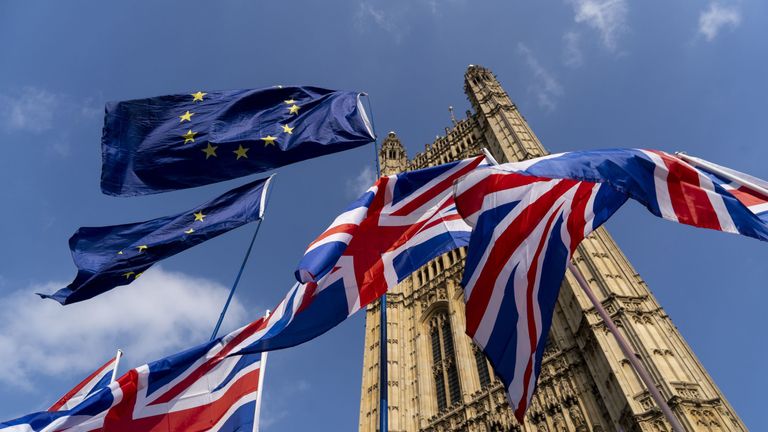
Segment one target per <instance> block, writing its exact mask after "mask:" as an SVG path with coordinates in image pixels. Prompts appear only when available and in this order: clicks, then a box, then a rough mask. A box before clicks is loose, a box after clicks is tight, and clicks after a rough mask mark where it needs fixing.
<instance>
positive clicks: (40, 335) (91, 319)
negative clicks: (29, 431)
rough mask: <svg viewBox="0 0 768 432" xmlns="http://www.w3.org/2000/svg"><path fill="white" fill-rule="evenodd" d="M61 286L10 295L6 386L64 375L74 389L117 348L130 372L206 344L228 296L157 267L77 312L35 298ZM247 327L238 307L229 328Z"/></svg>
mask: <svg viewBox="0 0 768 432" xmlns="http://www.w3.org/2000/svg"><path fill="white" fill-rule="evenodd" d="M61 286H62V284H60V283H47V284H44V285H38V286H33V287H29V289H25V290H19V291H15V292H12V293H10V294H7V295H5V296H4V300H3V307H2V309H0V358H2V359H3V367H2V368H0V383H4V385H6V386H13V387H16V388H19V389H25V390H32V389H34V387H35V385H42V382H43V381H45V380H47V379H50V377H53V376H56V377H62V376H63V377H71V381H72V383H73V385H74V383H76V382H78V381H79V380H80V379H82V378H84V377H85V375H86V374H87V373H90V372H92V371H93V369H94V368H96V367H97V366H99V365H100V364H101V363H102V362H104V361H105V360H106V358H108V357H109V356H110V355H112V353H113V352H114V350H115V349H117V348H118V347H120V348H123V349H124V350H125V352H126V359H127V360H129V362H128V365H129V364H130V363H131V362H133V363H134V364H141V363H145V362H148V361H151V360H156V359H158V358H160V357H162V356H165V355H168V354H172V353H173V352H175V351H177V350H181V349H184V348H188V347H191V346H193V345H196V344H198V343H202V342H204V341H206V340H207V337H208V336H209V335H210V332H211V330H212V328H213V324H214V322H215V319H216V317H217V315H218V312H219V309H220V308H221V305H223V304H224V300H225V298H226V295H227V291H228V289H227V288H226V287H224V286H222V285H220V284H218V283H216V282H213V281H211V280H208V279H203V278H198V277H192V276H189V275H186V274H183V273H177V272H171V271H166V270H164V269H163V268H162V267H159V266H158V267H155V268H153V269H151V270H149V271H147V272H146V273H145V274H144V275H143V276H142V277H141V279H139V280H137V281H136V282H134V283H133V284H131V285H130V286H126V287H122V288H118V289H117V290H115V291H113V292H110V293H107V294H105V295H103V296H100V297H96V298H94V299H92V300H88V301H85V302H82V303H77V304H73V305H70V306H65V307H62V306H60V305H59V304H57V303H55V302H53V301H50V300H41V299H39V298H38V297H37V296H35V295H34V294H32V293H33V292H36V291H43V292H51V291H53V290H55V289H58V288H60V287H61ZM246 320H247V314H246V312H245V309H244V308H243V306H242V305H241V304H240V303H238V302H234V303H233V304H232V305H231V306H230V309H229V312H228V314H227V319H226V320H225V326H224V327H225V328H229V329H232V328H234V327H235V326H239V325H241V324H244V323H245V321H246ZM128 365H126V366H128ZM46 396H50V397H52V398H55V397H58V396H60V395H46Z"/></svg>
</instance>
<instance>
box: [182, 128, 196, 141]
mask: <svg viewBox="0 0 768 432" xmlns="http://www.w3.org/2000/svg"><path fill="white" fill-rule="evenodd" d="M195 135H197V132H192V129H190V130H188V131H187V133H185V134H184V135H182V136H181V137H182V138H184V144H186V143H188V142H190V141H191V142H195Z"/></svg>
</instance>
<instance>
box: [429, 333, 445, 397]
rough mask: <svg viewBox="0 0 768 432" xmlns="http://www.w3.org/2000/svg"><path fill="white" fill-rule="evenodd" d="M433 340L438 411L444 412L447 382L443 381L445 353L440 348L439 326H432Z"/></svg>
mask: <svg viewBox="0 0 768 432" xmlns="http://www.w3.org/2000/svg"><path fill="white" fill-rule="evenodd" d="M430 333H431V339H432V364H433V365H435V367H434V368H432V371H433V372H434V374H435V390H436V391H437V409H438V410H439V411H442V410H444V409H445V407H446V405H447V404H446V401H445V380H444V379H443V371H442V368H441V367H440V366H441V365H442V364H443V353H442V350H441V348H440V329H439V328H438V327H437V326H432V330H431V331H430Z"/></svg>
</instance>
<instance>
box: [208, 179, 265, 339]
mask: <svg viewBox="0 0 768 432" xmlns="http://www.w3.org/2000/svg"><path fill="white" fill-rule="evenodd" d="M273 176H274V174H273V175H272V176H270V177H269V179H268V180H267V182H266V184H264V189H262V192H261V208H260V209H259V220H258V221H257V222H256V230H255V231H254V232H253V237H251V243H250V244H249V245H248V249H247V250H246V251H245V256H244V257H243V262H242V264H240V270H238V272H237V277H235V283H233V284H232V288H231V289H230V290H229V296H227V301H226V302H225V303H224V307H223V308H222V309H221V314H219V320H218V321H217V322H216V327H214V329H213V333H212V334H211V339H210V340H214V339H216V335H217V334H219V328H221V323H222V322H223V321H224V315H226V314H227V309H229V304H230V303H231V302H232V297H233V296H234V295H235V290H236V289H237V284H238V283H240V277H241V276H242V275H243V270H244V269H245V264H246V263H247V262H248V257H249V256H251V250H252V249H253V243H254V242H255V241H256V235H257V234H259V228H261V223H262V222H263V221H264V209H266V207H267V201H269V195H270V189H269V184H270V183H271V182H272V177H273Z"/></svg>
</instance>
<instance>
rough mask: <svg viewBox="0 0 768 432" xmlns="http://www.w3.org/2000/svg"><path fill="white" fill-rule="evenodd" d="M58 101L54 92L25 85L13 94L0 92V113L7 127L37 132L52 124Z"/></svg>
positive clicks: (46, 128) (48, 127)
mask: <svg viewBox="0 0 768 432" xmlns="http://www.w3.org/2000/svg"><path fill="white" fill-rule="evenodd" d="M60 102H61V101H60V97H59V96H58V95H56V94H53V93H51V92H48V91H46V90H43V89H40V88H37V87H25V88H23V89H22V90H21V91H20V92H17V93H16V94H13V95H3V94H0V115H1V116H2V119H3V123H5V126H6V127H7V128H9V129H14V130H20V131H27V132H35V133H39V132H43V131H46V130H48V129H50V128H51V127H52V126H53V117H54V114H55V112H56V110H57V108H58V106H59V104H60Z"/></svg>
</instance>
